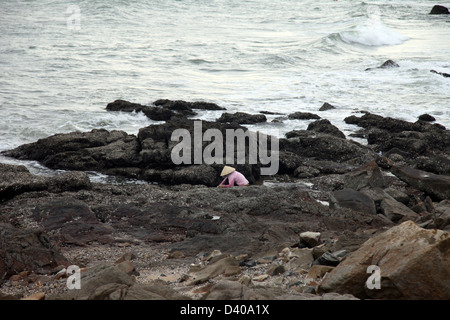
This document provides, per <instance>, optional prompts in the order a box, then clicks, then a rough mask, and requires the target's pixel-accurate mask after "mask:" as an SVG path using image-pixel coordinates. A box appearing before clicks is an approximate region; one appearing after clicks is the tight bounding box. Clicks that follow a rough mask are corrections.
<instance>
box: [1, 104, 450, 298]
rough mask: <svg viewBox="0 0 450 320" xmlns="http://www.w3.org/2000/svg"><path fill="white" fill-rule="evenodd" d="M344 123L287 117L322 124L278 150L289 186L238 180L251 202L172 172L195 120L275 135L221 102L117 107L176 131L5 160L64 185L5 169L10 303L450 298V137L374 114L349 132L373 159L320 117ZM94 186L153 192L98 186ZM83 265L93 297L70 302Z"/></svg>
mask: <svg viewBox="0 0 450 320" xmlns="http://www.w3.org/2000/svg"><path fill="white" fill-rule="evenodd" d="M330 108H334V107H333V106H331V105H330V104H326V105H324V106H322V110H325V111H321V113H320V116H318V115H314V114H307V113H302V112H296V113H294V114H291V115H284V116H285V117H286V118H295V119H309V121H311V119H312V122H311V124H310V125H309V126H308V129H307V130H293V131H291V132H289V133H287V134H286V137H284V138H279V139H278V140H277V142H278V143H279V153H278V154H277V155H278V156H279V171H278V175H277V176H274V177H270V179H269V178H268V177H264V176H261V174H260V168H261V167H263V165H262V164H261V163H259V162H258V163H257V164H240V165H237V166H236V167H237V168H238V170H239V171H240V172H242V173H244V174H245V175H246V177H248V179H249V181H250V182H251V186H249V187H234V188H229V189H219V188H216V186H217V185H218V184H219V183H220V177H219V173H220V170H221V169H222V167H223V165H220V164H212V165H206V164H192V165H178V166H177V165H175V164H173V162H172V161H171V159H170V154H171V151H172V150H173V148H174V146H175V145H176V142H174V141H171V134H172V132H173V131H174V130H175V129H179V128H182V129H186V130H187V131H188V132H190V133H192V132H193V130H194V118H195V115H196V111H195V110H196V109H203V110H204V109H208V110H219V111H220V110H222V111H223V114H222V117H220V118H218V119H217V121H216V122H208V121H202V130H203V131H202V132H205V131H206V130H208V129H216V130H218V131H220V132H222V133H225V132H226V130H227V129H233V130H236V129H245V124H249V123H255V122H264V121H267V119H266V117H265V116H264V114H265V113H266V112H261V114H257V115H249V114H245V113H242V112H238V113H236V114H231V113H227V112H226V110H224V108H221V107H220V106H217V105H215V104H212V103H203V102H185V101H171V100H158V101H155V103H154V104H153V105H151V106H143V105H140V104H135V103H131V102H127V101H123V100H117V101H115V102H113V103H111V104H108V106H107V110H108V111H110V112H133V111H138V112H143V113H144V114H146V115H147V116H148V117H149V118H151V119H154V120H158V121H165V122H164V123H162V124H156V125H151V126H149V127H146V128H142V129H141V130H140V131H139V134H138V135H137V136H134V135H129V134H127V133H125V132H122V131H106V130H104V129H96V130H92V131H90V132H73V133H68V134H57V135H54V136H51V137H48V138H44V139H40V140H38V141H36V142H34V143H31V144H27V145H22V146H19V147H18V148H15V149H14V150H8V151H6V152H3V155H5V156H8V157H12V158H15V159H21V160H36V161H39V162H40V163H41V164H43V165H45V166H47V167H48V168H51V169H58V170H62V173H60V174H58V175H55V176H52V177H43V176H36V175H33V174H31V173H30V172H29V171H28V170H27V168H26V167H24V166H18V165H9V164H0V224H1V226H0V299H16V300H17V299H46V300H69V299H80V300H86V299H87V300H97V299H113V300H124V299H137V300H149V299H157V300H162V299H169V300H181V299H192V300H204V299H208V300H231V299H241V300H256V299H258V300H261V299H283V300H328V299H411V300H413V299H432V300H434V299H436V300H438V299H439V300H441V299H442V300H447V299H449V298H450V284H449V283H448V279H449V276H450V234H449V231H450V158H449V154H450V132H449V131H448V130H447V129H446V128H444V127H443V126H442V125H439V124H436V123H434V120H433V117H432V116H429V115H424V116H421V117H420V119H419V120H418V121H417V122H415V123H412V122H406V121H403V120H398V119H393V118H387V117H381V116H378V115H375V114H370V113H360V114H359V115H354V116H351V117H348V118H346V119H345V122H347V123H348V124H353V125H355V126H358V127H359V128H360V130H359V131H358V132H357V133H356V134H355V136H357V137H358V138H363V139H367V142H368V144H367V145H363V144H360V143H357V142H355V141H353V140H351V139H349V138H347V137H346V136H345V135H344V134H343V133H342V132H341V131H340V130H339V129H338V128H336V127H335V126H333V125H332V124H331V123H330V122H329V121H328V120H326V119H324V118H323V117H322V114H326V110H327V109H330ZM277 121H283V116H281V117H280V118H278V119H277ZM206 145H207V144H206V143H203V148H204V147H205V146H206ZM193 147H194V146H193ZM248 153H249V150H246V156H248ZM235 156H237V155H236V154H235ZM89 171H96V172H100V173H103V174H108V175H113V176H119V177H123V178H127V179H136V180H139V181H141V183H129V182H128V183H122V184H120V183H114V184H112V183H93V182H91V181H90V179H89V176H88V174H87V172H89ZM73 265H76V266H77V267H79V268H80V269H79V270H80V276H81V284H82V285H81V289H69V288H68V279H70V276H71V275H70V274H68V273H67V268H68V267H69V266H73ZM370 266H377V267H379V269H380V272H381V274H380V275H381V277H380V279H379V280H380V283H379V284H380V289H377V288H375V289H374V288H371V286H370V285H371V284H370V283H368V282H367V281H368V278H369V276H371V274H370V273H368V272H367V269H368V267H370ZM425 275H426V276H425Z"/></svg>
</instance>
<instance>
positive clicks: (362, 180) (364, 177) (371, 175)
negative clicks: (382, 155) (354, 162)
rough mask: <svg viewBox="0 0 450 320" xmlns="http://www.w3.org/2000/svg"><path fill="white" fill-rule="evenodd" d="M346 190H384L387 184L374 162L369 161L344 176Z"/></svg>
mask: <svg viewBox="0 0 450 320" xmlns="http://www.w3.org/2000/svg"><path fill="white" fill-rule="evenodd" d="M344 185H345V187H346V188H350V189H354V190H357V191H360V190H361V189H364V188H386V187H387V184H386V181H385V179H384V176H383V173H382V172H381V170H380V168H379V167H378V165H377V163H376V161H374V160H372V161H369V162H367V163H365V164H363V165H362V166H360V167H359V168H357V169H355V170H353V171H351V172H348V173H346V174H345V175H344Z"/></svg>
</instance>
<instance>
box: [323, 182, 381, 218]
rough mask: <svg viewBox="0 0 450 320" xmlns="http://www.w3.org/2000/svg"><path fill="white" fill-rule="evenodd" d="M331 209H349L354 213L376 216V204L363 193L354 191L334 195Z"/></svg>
mask: <svg viewBox="0 0 450 320" xmlns="http://www.w3.org/2000/svg"><path fill="white" fill-rule="evenodd" d="M330 208H332V209H334V208H349V209H352V210H354V211H360V212H365V213H369V214H376V208H375V203H374V202H373V200H372V199H371V198H370V197H368V196H367V195H365V194H364V193H362V192H359V191H356V190H353V189H349V188H346V189H343V190H338V191H335V192H333V193H332V195H331V196H330Z"/></svg>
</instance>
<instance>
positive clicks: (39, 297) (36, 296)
mask: <svg viewBox="0 0 450 320" xmlns="http://www.w3.org/2000/svg"><path fill="white" fill-rule="evenodd" d="M44 299H45V293H44V292H37V293H33V294H32V295H29V296H28V297H25V298H22V299H20V300H44Z"/></svg>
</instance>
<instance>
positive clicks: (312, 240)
mask: <svg viewBox="0 0 450 320" xmlns="http://www.w3.org/2000/svg"><path fill="white" fill-rule="evenodd" d="M300 241H301V242H303V243H305V244H306V245H307V246H308V247H310V248H312V247H315V246H317V245H319V244H320V232H312V231H305V232H302V233H300Z"/></svg>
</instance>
